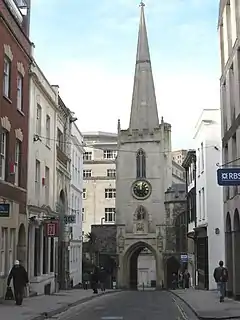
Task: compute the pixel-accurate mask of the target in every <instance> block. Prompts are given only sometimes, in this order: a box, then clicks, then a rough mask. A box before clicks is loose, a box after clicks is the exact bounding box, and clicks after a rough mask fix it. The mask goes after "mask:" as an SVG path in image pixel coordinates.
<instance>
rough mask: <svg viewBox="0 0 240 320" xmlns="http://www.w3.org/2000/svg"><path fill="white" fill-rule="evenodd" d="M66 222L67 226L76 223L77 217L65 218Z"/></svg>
mask: <svg viewBox="0 0 240 320" xmlns="http://www.w3.org/2000/svg"><path fill="white" fill-rule="evenodd" d="M64 222H65V224H71V223H76V216H75V215H71V216H70V215H69V216H64Z"/></svg>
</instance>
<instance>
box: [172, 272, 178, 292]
mask: <svg viewBox="0 0 240 320" xmlns="http://www.w3.org/2000/svg"><path fill="white" fill-rule="evenodd" d="M177 283H178V279H177V274H176V273H175V272H173V274H172V289H173V290H175V289H177Z"/></svg>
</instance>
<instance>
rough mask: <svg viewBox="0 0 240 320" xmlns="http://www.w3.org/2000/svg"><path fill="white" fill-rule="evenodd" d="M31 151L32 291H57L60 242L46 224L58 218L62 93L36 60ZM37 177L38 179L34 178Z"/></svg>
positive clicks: (29, 170) (32, 71)
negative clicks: (58, 128) (57, 138)
mask: <svg viewBox="0 0 240 320" xmlns="http://www.w3.org/2000/svg"><path fill="white" fill-rule="evenodd" d="M30 75H31V78H30V109H29V148H28V194H27V204H28V216H29V232H28V233H29V235H28V239H29V248H28V272H29V279H30V284H31V285H30V290H31V291H33V292H36V293H37V294H44V293H46V292H50V293H53V292H55V291H56V283H55V279H56V277H55V274H56V272H57V268H56V265H55V260H56V258H55V257H56V255H58V250H57V248H56V240H55V239H54V237H47V234H46V222H47V221H48V220H49V219H53V218H56V184H55V183H53V182H54V181H55V179H56V154H57V152H56V141H55V131H56V126H57V115H58V93H57V92H56V91H55V90H54V89H53V88H52V86H51V85H50V84H49V82H48V81H47V79H46V78H45V76H44V74H43V72H42V71H41V70H40V68H39V67H38V65H37V64H36V62H35V61H33V63H32V65H31V69H30ZM34 177H35V178H34Z"/></svg>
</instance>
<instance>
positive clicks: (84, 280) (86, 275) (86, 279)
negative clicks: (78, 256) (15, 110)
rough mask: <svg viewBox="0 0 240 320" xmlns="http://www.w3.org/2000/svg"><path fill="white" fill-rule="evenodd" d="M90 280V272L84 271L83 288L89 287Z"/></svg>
mask: <svg viewBox="0 0 240 320" xmlns="http://www.w3.org/2000/svg"><path fill="white" fill-rule="evenodd" d="M88 282H89V274H88V273H87V272H84V273H83V289H84V290H87V289H88Z"/></svg>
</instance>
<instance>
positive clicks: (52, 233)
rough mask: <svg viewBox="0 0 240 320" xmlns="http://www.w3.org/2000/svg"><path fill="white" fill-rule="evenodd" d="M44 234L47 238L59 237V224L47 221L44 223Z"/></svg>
mask: <svg viewBox="0 0 240 320" xmlns="http://www.w3.org/2000/svg"><path fill="white" fill-rule="evenodd" d="M45 234H46V236H47V237H58V235H59V222H58V220H56V221H54V220H53V221H47V222H46V223H45Z"/></svg>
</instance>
